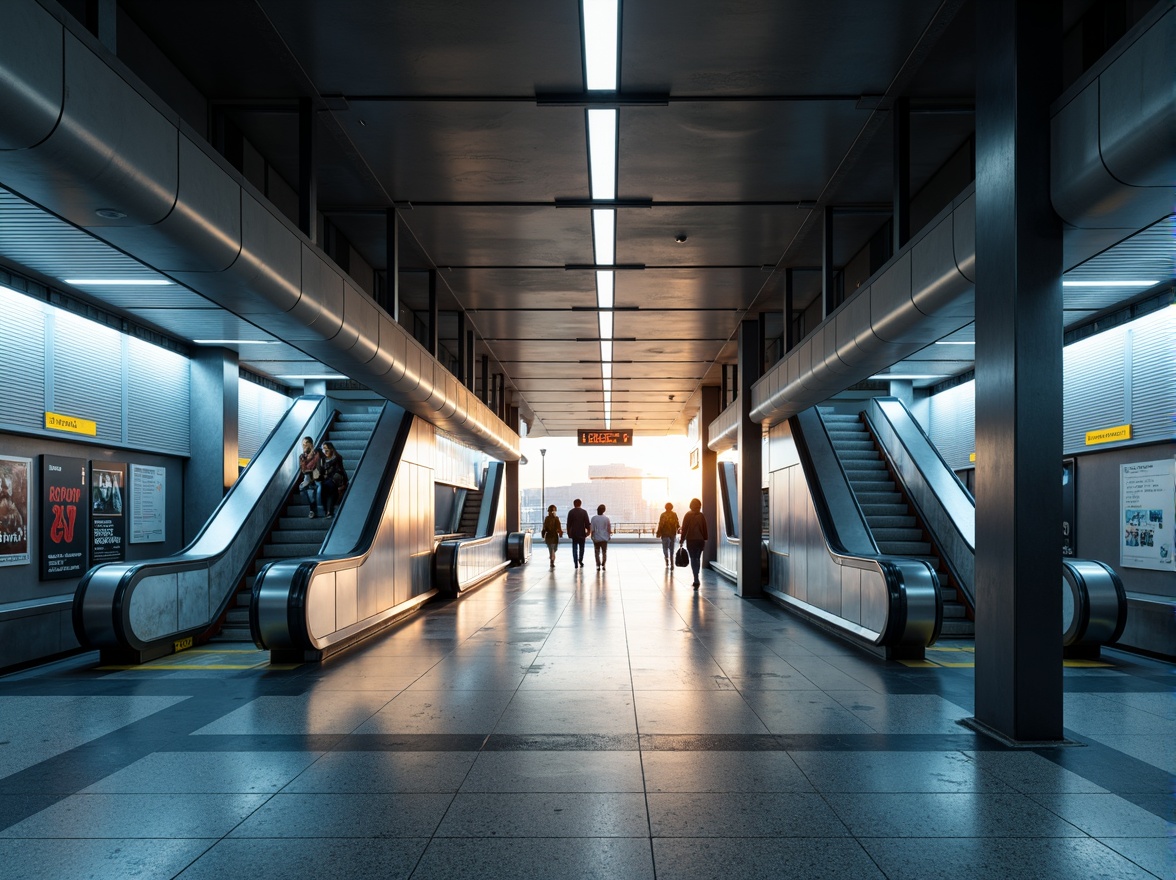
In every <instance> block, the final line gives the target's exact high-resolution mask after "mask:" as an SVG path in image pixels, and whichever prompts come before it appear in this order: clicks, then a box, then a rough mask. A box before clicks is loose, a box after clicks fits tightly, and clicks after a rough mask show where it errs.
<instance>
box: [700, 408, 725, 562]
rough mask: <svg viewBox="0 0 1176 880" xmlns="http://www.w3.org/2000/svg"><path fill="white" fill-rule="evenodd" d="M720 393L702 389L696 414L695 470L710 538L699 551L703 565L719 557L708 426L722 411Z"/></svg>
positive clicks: (715, 472) (715, 473)
mask: <svg viewBox="0 0 1176 880" xmlns="http://www.w3.org/2000/svg"><path fill="white" fill-rule="evenodd" d="M720 392H721V389H720V388H719V387H718V386H717V385H704V386H702V403H701V406H700V407H699V410H698V424H699V431H698V442H699V445H700V446H701V449H700V450H699V456H698V461H699V464H698V467H699V470H700V471H701V477H702V496H701V497H700V498H699V499H698V500H699V501H701V502H702V513H703V515H704V516H705V517H706V522H707V525H708V526H710V529H709V532H710V538H709V539H708V540H707V542H706V547H705V548H704V549H703V551H702V561H703V564H704V565H705V564H706V563H708V562H710V561H711V560H712V559H715V558H716V557H717V556H718V547H719V536H718V529H719V457H718V455H717V454H716V453H715V452H714V450H712V449H711V448H710V445H709V441H710V425H711V422H713V421H714V420H715V419H717V418H718V417H719V413H720V412H722V411H723V408H722V406H720V400H719V397H720Z"/></svg>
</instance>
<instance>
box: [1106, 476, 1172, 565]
mask: <svg viewBox="0 0 1176 880" xmlns="http://www.w3.org/2000/svg"><path fill="white" fill-rule="evenodd" d="M1119 491H1120V510H1121V511H1122V518H1123V543H1122V545H1121V546H1120V552H1119V562H1120V564H1122V565H1123V566H1125V567H1128V568H1150V569H1152V570H1154V571H1176V567H1174V566H1173V564H1172V551H1173V539H1174V538H1176V462H1173V461H1172V460H1170V459H1169V460H1168V461H1141V462H1138V463H1137V464H1125V465H1121V466H1120V471H1119Z"/></svg>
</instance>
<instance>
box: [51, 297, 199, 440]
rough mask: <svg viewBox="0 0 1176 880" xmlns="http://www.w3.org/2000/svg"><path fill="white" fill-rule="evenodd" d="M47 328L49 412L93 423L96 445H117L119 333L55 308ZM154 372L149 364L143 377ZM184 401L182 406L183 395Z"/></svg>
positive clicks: (120, 420) (119, 419) (120, 435)
mask: <svg viewBox="0 0 1176 880" xmlns="http://www.w3.org/2000/svg"><path fill="white" fill-rule="evenodd" d="M52 326H53V328H54V330H53V338H52V341H51V344H52V346H53V368H52V370H53V398H52V400H51V401H49V408H50V409H51V410H52V411H53V412H56V413H61V414H63V415H67V416H77V417H79V418H83V419H90V420H91V421H94V422H97V423H98V433H97V438H98V439H99V440H106V441H109V442H111V443H122V442H123V384H122V359H123V354H122V347H123V346H122V334H121V333H119V332H118V331H117V330H113V329H111V328H110V327H104V326H102V325H101V324H96V323H94V322H93V321H88V320H86V319H85V318H80V317H78V316H77V315H72V314H70V313H69V312H65V311H62V310H60V309H55V310H54V315H53V322H52ZM153 372H154V365H152V366H151V367H150V368H149V370H148V373H147V375H148V376H152V373H153ZM152 378H154V377H153V376H152ZM184 402H185V405H186V404H187V395H186V394H185V396H184Z"/></svg>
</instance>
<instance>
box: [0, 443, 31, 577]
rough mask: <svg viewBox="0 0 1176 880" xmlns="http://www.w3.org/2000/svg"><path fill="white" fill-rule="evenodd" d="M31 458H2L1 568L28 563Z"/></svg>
mask: <svg viewBox="0 0 1176 880" xmlns="http://www.w3.org/2000/svg"><path fill="white" fill-rule="evenodd" d="M32 463H33V460H32V459H31V458H12V457H11V456H8V455H0V565H25V564H27V563H28V562H29V468H30V467H31V465H32Z"/></svg>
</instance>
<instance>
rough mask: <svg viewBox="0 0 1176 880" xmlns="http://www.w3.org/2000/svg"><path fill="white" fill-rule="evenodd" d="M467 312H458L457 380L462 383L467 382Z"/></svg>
mask: <svg viewBox="0 0 1176 880" xmlns="http://www.w3.org/2000/svg"><path fill="white" fill-rule="evenodd" d="M465 324H466V320H465V312H462V311H459V312H458V313H457V373H456V374H455V375H456V376H457V381H458V382H460V383H461V384H462V385H464V384H465V383H466V377H465V365H466V349H465V347H466V329H465Z"/></svg>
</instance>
